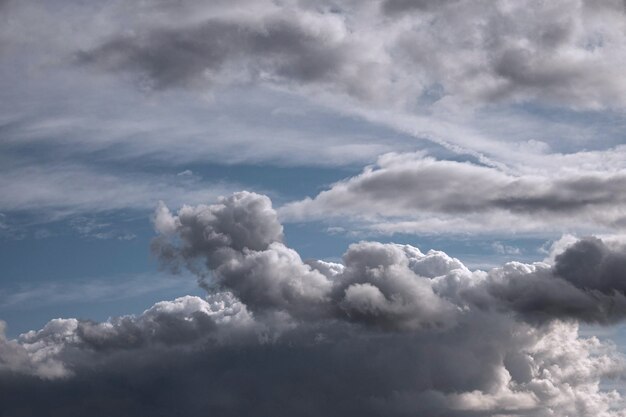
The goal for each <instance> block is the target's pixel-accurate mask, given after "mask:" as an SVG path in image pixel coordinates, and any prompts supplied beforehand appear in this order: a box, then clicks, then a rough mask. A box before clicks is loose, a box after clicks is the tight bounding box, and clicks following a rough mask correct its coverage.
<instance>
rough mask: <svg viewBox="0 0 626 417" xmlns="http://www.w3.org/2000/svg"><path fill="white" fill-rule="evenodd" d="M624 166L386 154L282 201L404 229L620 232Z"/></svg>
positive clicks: (295, 215)
mask: <svg viewBox="0 0 626 417" xmlns="http://www.w3.org/2000/svg"><path fill="white" fill-rule="evenodd" d="M625 186H626V173H624V171H623V170H617V171H614V172H611V173H608V172H593V171H581V172H576V171H574V172H569V173H567V174H563V175H559V174H556V175H554V176H550V175H547V174H546V175H542V174H540V173H537V174H535V175H532V174H515V173H510V172H506V171H503V170H501V169H498V168H495V167H489V166H482V165H477V164H475V163H470V162H455V161H442V160H435V159H433V158H429V157H425V156H423V154H420V153H416V154H387V155H383V156H382V157H380V158H379V159H378V162H377V164H376V165H375V166H369V167H366V168H365V169H364V170H363V172H362V173H361V174H359V175H357V176H354V177H352V178H348V179H346V180H343V181H340V182H338V183H335V184H333V185H332V186H331V187H330V189H328V190H326V191H322V192H321V193H319V194H318V195H317V196H315V197H314V198H312V199H311V198H306V199H304V200H301V201H297V202H292V203H288V204H287V205H285V206H283V207H281V209H280V213H281V216H282V217H283V218H284V219H286V220H292V221H301V220H310V219H316V220H319V219H327V218H333V217H334V218H341V217H344V218H349V219H361V220H362V221H363V222H364V223H365V227H366V228H370V229H373V230H377V231H381V232H391V233H393V232H407V233H462V232H468V231H469V232H473V233H503V231H507V233H508V232H510V231H511V230H515V231H518V232H539V231H542V232H548V231H555V230H556V231H557V232H558V231H562V230H572V231H575V230H597V229H598V228H600V229H604V230H612V231H616V230H617V231H619V230H622V229H623V228H624V225H625V224H626V223H625V221H626V219H625V218H624V216H623V213H622V210H621V209H620V207H623V206H624V204H625V203H626V194H624V192H623V190H624V189H626V187H625Z"/></svg>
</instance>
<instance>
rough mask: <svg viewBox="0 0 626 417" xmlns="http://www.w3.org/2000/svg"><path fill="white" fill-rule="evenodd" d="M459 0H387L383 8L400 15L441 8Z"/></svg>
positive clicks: (389, 12) (387, 11)
mask: <svg viewBox="0 0 626 417" xmlns="http://www.w3.org/2000/svg"><path fill="white" fill-rule="evenodd" d="M457 1H459V0H385V1H383V3H382V9H383V11H384V12H385V13H387V14H389V15H392V16H393V15H396V16H397V15H398V14H402V13H407V12H414V11H417V12H428V11H434V10H437V9H440V8H441V7H443V6H446V5H448V4H451V3H455V2H457Z"/></svg>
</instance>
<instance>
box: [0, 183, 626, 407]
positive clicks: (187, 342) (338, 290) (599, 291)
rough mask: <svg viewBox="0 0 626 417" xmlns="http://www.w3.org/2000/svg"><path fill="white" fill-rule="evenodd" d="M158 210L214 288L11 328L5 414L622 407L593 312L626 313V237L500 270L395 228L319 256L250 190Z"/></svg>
mask: <svg viewBox="0 0 626 417" xmlns="http://www.w3.org/2000/svg"><path fill="white" fill-rule="evenodd" d="M154 224H155V227H156V229H157V231H158V232H159V233H160V235H161V236H160V238H157V241H156V242H157V243H155V250H156V254H157V255H158V256H160V257H161V259H162V260H163V261H164V262H166V263H171V262H178V267H183V266H184V267H189V268H190V269H191V270H192V271H193V272H195V273H197V274H198V275H199V279H200V280H201V282H202V283H203V286H204V288H206V289H207V290H208V294H207V297H206V299H202V298H199V297H191V296H187V297H182V298H179V299H176V300H174V301H163V302H160V303H157V304H155V305H154V306H153V307H151V308H149V309H148V310H146V311H145V312H144V313H143V314H141V315H138V316H127V317H119V318H112V319H110V320H108V321H106V322H102V323H95V322H89V321H83V320H78V319H55V320H52V321H50V322H49V323H48V324H47V325H46V326H44V328H42V329H41V330H38V331H31V332H28V333H25V334H23V335H21V336H20V337H19V338H18V339H17V340H7V339H6V337H4V336H3V335H1V336H0V415H7V416H20V415H24V416H29V415H40V414H42V413H43V414H45V415H51V416H54V415H63V416H78V415H84V414H85V413H88V414H89V415H94V416H98V415H108V414H110V413H111V412H113V411H112V410H115V414H116V415H120V416H126V415H128V416H131V415H144V414H150V415H156V416H159V415H163V416H166V415H167V416H169V415H177V414H179V415H185V416H191V417H193V416H200V415H206V413H211V414H219V415H233V416H234V415H237V416H242V415H243V416H246V415H258V414H259V413H261V414H267V415H273V416H278V417H280V416H287V415H294V414H298V415H311V416H314V415H321V414H324V415H342V416H345V415H348V416H350V415H355V416H356V415H359V416H364V415H365V416H368V415H371V416H375V415H388V416H405V415H418V416H422V415H424V416H432V415H441V416H444V415H445V416H494V415H501V414H503V413H506V414H521V415H528V416H537V417H540V416H545V415H555V416H581V417H582V416H587V415H590V413H591V414H594V415H606V416H618V415H620V414H619V413H620V409H619V407H620V401H621V399H620V397H619V395H618V394H617V393H610V392H604V391H602V390H601V389H600V388H599V387H600V384H599V382H600V381H601V380H602V379H603V378H608V377H614V376H617V375H619V374H620V373H621V372H622V369H624V362H623V358H622V357H621V356H620V355H619V354H618V353H617V352H616V351H615V350H612V349H611V347H610V346H608V345H604V344H603V343H602V342H600V341H599V340H597V339H586V338H583V337H581V336H580V335H579V334H578V324H577V323H578V321H583V322H602V323H608V322H611V321H616V320H620V319H622V318H623V317H624V313H625V312H626V310H624V309H622V308H621V307H619V306H621V305H622V304H623V301H622V300H623V299H624V293H623V291H624V288H623V286H622V284H621V283H620V281H619V279H618V276H619V273H620V271H621V269H622V265H623V259H624V255H623V254H624V250H623V248H620V247H617V246H612V245H608V244H606V243H603V242H602V241H599V240H597V239H593V238H589V239H583V240H580V241H578V242H575V243H574V244H572V245H570V246H568V247H566V248H565V249H564V250H563V251H562V252H561V253H560V254H558V255H557V256H556V257H555V259H556V260H555V264H554V265H549V264H545V263H537V264H532V265H527V264H521V263H516V262H511V263H508V264H506V265H504V266H503V267H502V268H496V269H493V270H491V271H488V272H483V271H470V270H469V269H467V268H466V267H465V266H464V265H463V264H462V263H461V262H460V261H459V260H457V259H454V258H451V257H449V256H448V255H446V254H445V253H443V252H438V251H429V252H427V253H422V252H421V251H420V250H419V249H417V248H415V247H412V246H410V245H399V244H383V243H378V242H359V243H356V244H353V245H351V246H350V247H349V248H348V250H347V251H346V253H345V254H344V256H343V260H342V263H331V262H326V261H321V260H310V261H307V262H304V261H302V260H301V258H300V256H299V255H298V254H297V252H295V251H293V250H292V249H290V248H288V247H287V246H285V244H284V243H283V242H282V239H283V231H282V226H281V224H280V222H278V220H277V213H276V211H275V210H274V209H273V208H272V206H271V201H270V200H269V199H268V198H267V197H265V196H262V195H258V194H254V193H250V192H241V193H236V194H234V195H232V196H230V197H226V198H221V199H220V200H219V201H218V202H217V203H216V204H213V205H202V206H196V207H192V206H185V207H183V208H182V209H180V211H179V212H178V213H176V214H172V213H171V212H170V211H169V210H168V209H167V207H165V206H164V205H163V204H161V205H160V206H159V207H158V208H157V211H156V214H155V217H154ZM579 271H585V274H584V278H583V277H582V276H581V275H580V274H579V275H576V274H577V273H578V272H579ZM616 273H617V275H615V274H616ZM564 344H566V345H567V349H566V350H564V349H563V345H564ZM574 368H575V369H574ZM34 395H36V396H37V401H29V400H28V401H27V399H29V398H32V396H34ZM78 398H79V399H80V400H77V399H78Z"/></svg>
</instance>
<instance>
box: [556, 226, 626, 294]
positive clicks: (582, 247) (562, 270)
mask: <svg viewBox="0 0 626 417" xmlns="http://www.w3.org/2000/svg"><path fill="white" fill-rule="evenodd" d="M554 273H555V275H557V276H559V277H561V278H563V279H564V280H566V281H568V282H569V283H571V284H573V285H574V286H576V287H577V288H581V289H586V290H597V291H600V292H602V293H604V294H609V295H611V294H614V293H621V294H625V293H626V252H625V251H624V250H621V251H619V250H614V249H612V248H610V247H608V246H607V245H606V244H605V243H604V242H603V241H602V240H600V239H597V238H587V239H583V240H580V241H578V242H576V243H574V244H573V245H572V246H571V247H569V248H567V250H566V251H565V252H563V253H561V254H559V255H558V256H557V257H556V258H555V265H554Z"/></svg>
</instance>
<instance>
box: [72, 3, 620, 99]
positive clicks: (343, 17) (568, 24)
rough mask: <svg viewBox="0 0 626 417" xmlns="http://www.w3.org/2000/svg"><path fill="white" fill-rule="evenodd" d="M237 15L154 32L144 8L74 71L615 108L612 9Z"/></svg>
mask: <svg viewBox="0 0 626 417" xmlns="http://www.w3.org/2000/svg"><path fill="white" fill-rule="evenodd" d="M118 7H119V6H118ZM246 7H250V6H249V3H247V2H237V3H234V4H233V5H231V7H222V8H218V7H207V6H204V5H202V4H201V3H196V2H186V3H185V7H184V8H181V9H180V11H178V17H179V23H178V24H176V23H173V22H171V21H168V22H164V21H163V20H162V17H161V15H160V13H163V12H164V11H165V10H169V9H170V7H169V6H168V5H167V4H165V3H162V2H150V3H149V6H148V7H144V9H143V10H141V11H143V12H144V14H143V16H144V18H143V19H136V18H133V17H131V22H130V25H131V27H132V28H133V30H132V31H129V32H127V33H123V32H120V31H118V32H117V33H116V32H115V31H111V32H110V36H109V37H108V39H107V37H105V36H101V37H100V38H98V37H96V38H95V39H96V40H95V43H96V45H95V46H91V47H90V48H85V49H84V50H83V51H81V52H80V53H79V55H78V56H79V59H78V62H81V63H91V64H93V65H95V66H96V67H99V68H102V69H104V70H106V71H114V72H119V71H123V72H127V71H132V72H135V73H137V74H140V75H142V76H145V78H146V83H147V85H149V86H151V87H153V88H157V89H160V88H168V87H176V86H183V87H185V86H187V87H196V86H198V85H211V84H212V83H215V82H217V83H221V82H224V81H226V82H232V81H234V82H248V81H249V80H250V79H253V80H254V81H260V82H268V81H269V82H272V83H277V84H285V83H286V84H287V85H305V86H306V85H320V84H321V85H324V86H325V87H327V88H328V90H329V91H330V92H332V93H339V94H348V95H350V96H353V97H356V98H357V99H364V100H365V101H379V100H382V101H393V102H396V103H397V102H400V103H403V104H407V103H414V99H413V98H411V97H427V96H428V94H429V92H430V91H434V90H438V91H440V93H439V94H438V95H437V96H436V97H435V101H439V102H441V104H445V105H448V104H450V103H451V102H452V103H456V104H454V105H467V104H469V103H472V105H478V106H481V105H484V104H487V103H488V102H490V101H493V100H499V101H505V102H519V101H538V102H545V103H552V104H559V105H564V106H566V107H572V108H592V109H593V108H596V109H597V108H602V107H619V108H621V107H622V106H623V100H622V98H621V97H623V94H622V93H623V91H624V88H625V86H624V83H623V82H622V80H621V78H620V76H619V71H617V68H619V67H620V66H621V64H623V62H622V61H621V59H622V58H621V56H622V54H621V52H622V51H623V49H624V44H625V38H624V35H623V33H622V32H621V31H620V28H621V23H620V19H619V18H618V16H619V15H620V14H621V13H623V6H622V5H620V4H612V3H611V2H605V3H604V4H603V5H602V6H601V7H599V6H594V5H593V4H590V3H588V2H579V1H576V0H563V1H559V2H553V3H550V4H546V3H543V2H537V1H532V0H531V1H527V2H524V3H523V4H522V3H520V4H516V5H510V4H508V3H507V2H504V1H499V2H496V3H495V4H494V3H493V2H487V1H478V2H463V1H445V2H433V1H422V0H420V1H412V0H408V1H407V0H389V1H384V2H376V3H371V4H362V3H359V2H353V1H341V2H333V3H327V2H322V3H321V4H317V3H316V4H313V3H311V2H291V1H287V2H284V3H281V4H280V5H277V4H275V3H271V2H259V3H258V4H256V5H255V7H254V8H253V9H251V11H250V12H249V13H246V12H245V11H244V10H245V8H246ZM131 9H132V8H131ZM137 11H139V10H135V12H137ZM194 12H195V14H194ZM131 16H134V15H133V14H132V13H131ZM112 26H113V27H115V26H114V24H112ZM98 40H100V42H99V44H98ZM365 45H367V46H368V49H364V48H363V47H364V46H365ZM424 56H428V57H429V59H428V60H425V59H423V57H424ZM233 69H234V71H233ZM435 86H437V88H435ZM620 92H621V93H620ZM390 93H391V94H390Z"/></svg>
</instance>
